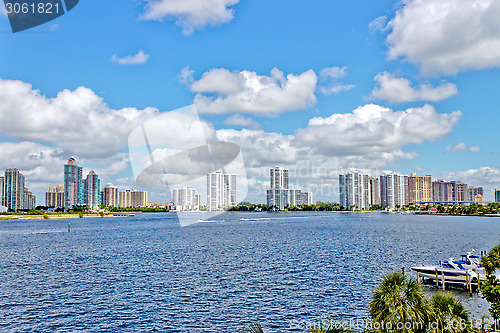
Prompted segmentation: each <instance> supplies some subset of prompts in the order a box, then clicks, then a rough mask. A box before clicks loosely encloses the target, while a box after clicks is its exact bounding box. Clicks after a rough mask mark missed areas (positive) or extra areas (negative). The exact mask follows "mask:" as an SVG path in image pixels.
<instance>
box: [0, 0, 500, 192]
mask: <svg viewBox="0 0 500 333" xmlns="http://www.w3.org/2000/svg"><path fill="white" fill-rule="evenodd" d="M164 1H166V0H152V1H148V2H137V1H123V2H119V3H118V2H105V3H102V4H100V9H99V11H97V12H96V11H95V8H94V7H93V5H92V4H91V3H88V2H81V3H80V4H79V5H78V6H77V7H75V8H74V9H73V10H72V11H71V12H69V13H68V14H66V15H64V16H62V17H60V18H58V19H57V20H56V21H53V22H51V23H47V24H45V25H42V26H39V27H37V28H34V29H32V30H29V31H24V32H20V33H16V34H12V33H10V32H9V33H5V34H1V35H0V43H2V45H3V46H4V49H5V50H9V51H8V52H7V51H6V52H2V53H1V54H0V61H1V63H3V64H8V66H3V67H2V68H1V69H0V91H1V92H2V93H1V94H0V119H1V121H0V132H1V138H2V140H1V142H0V149H1V150H2V152H3V154H2V158H0V169H7V168H10V167H13V166H16V167H17V168H18V169H19V170H20V171H21V172H22V173H23V174H24V175H25V176H26V179H27V185H28V187H29V188H30V190H31V191H32V192H33V193H34V194H35V195H36V196H37V197H38V198H43V197H44V194H45V192H46V191H47V189H48V187H49V186H54V185H55V184H58V183H59V182H60V181H59V179H62V178H63V170H61V169H60V168H59V165H62V164H64V162H66V160H67V156H74V157H75V158H76V159H77V160H78V161H79V162H80V164H81V165H85V166H88V168H84V169H83V170H82V172H83V174H84V175H87V174H88V173H89V172H90V171H91V170H94V171H95V172H96V173H97V174H98V175H99V177H100V179H101V181H102V182H103V184H107V183H113V184H115V185H116V186H118V187H120V188H135V187H137V186H136V185H135V182H134V180H135V178H134V175H133V172H132V168H131V165H130V158H129V152H128V149H127V136H128V135H129V134H130V132H131V131H132V130H133V129H134V128H137V127H138V126H140V124H141V123H142V122H144V121H147V120H151V119H153V118H154V117H156V116H158V115H161V114H164V113H167V112H170V111H171V110H175V109H177V108H179V107H183V106H186V105H190V104H194V105H196V107H197V109H198V111H199V114H200V117H201V118H202V121H203V124H204V126H205V127H206V128H204V129H205V130H206V132H207V135H208V137H209V138H211V139H216V140H219V141H226V142H233V143H236V144H238V146H239V147H240V148H241V154H242V156H243V158H244V160H245V165H246V170H247V175H248V178H249V182H248V185H249V191H248V200H249V201H254V202H255V201H260V200H262V199H261V198H262V196H263V195H265V194H263V193H265V192H266V190H267V187H268V179H267V177H268V175H267V169H268V168H270V167H273V166H274V165H284V166H286V167H287V168H289V169H290V176H291V178H293V179H301V181H303V183H304V184H306V185H307V187H309V188H305V187H306V185H304V186H302V185H299V186H300V187H302V188H304V189H305V190H308V191H313V192H316V193H317V195H315V200H327V199H330V200H334V201H338V200H339V196H338V185H339V184H338V175H339V174H342V173H343V172H344V171H345V170H348V169H349V168H353V167H356V168H366V169H376V170H396V171H397V172H400V173H404V174H407V175H409V174H411V173H412V172H416V173H428V174H432V175H435V177H436V178H441V179H444V180H447V181H449V180H453V179H460V180H462V181H463V182H464V183H467V184H480V185H481V186H483V187H484V189H485V192H484V193H485V197H486V200H489V201H492V200H493V199H494V197H493V193H494V189H495V188H498V187H500V165H499V162H498V161H499V160H500V159H499V153H500V152H499V151H498V148H497V145H496V141H495V140H494V139H492V138H494V133H496V127H495V126H496V124H497V123H498V120H500V113H499V112H498V111H497V104H498V103H497V102H496V90H495V89H496V84H495V83H496V77H497V76H498V75H499V74H500V72H499V70H500V69H499V67H500V52H498V50H497V48H496V47H495V45H496V42H497V40H498V41H500V38H499V37H497V36H500V28H499V27H498V26H496V25H495V24H493V23H492V22H493V21H494V20H490V19H488V17H489V16H490V15H495V14H500V9H499V8H498V7H499V6H495V2H494V1H493V0H484V1H481V2H480V4H481V5H478V4H479V1H478V0H443V1H440V2H436V1H432V0H421V1H415V0H409V1H404V2H400V1H396V0H392V1H389V0H382V1H376V2H374V1H368V0H362V2H361V3H359V2H356V3H353V2H336V1H329V2H328V1H312V2H307V3H305V2H303V1H297V0H291V1H289V2H287V3H286V5H285V4H283V3H274V2H266V1H253V2H243V1H237V0H236V1H222V2H214V3H212V2H210V1H211V0H207V1H208V2H207V3H209V4H212V5H213V6H217V8H218V9H219V10H218V11H200V10H199V8H197V6H198V5H199V4H197V2H194V1H190V0H186V1H185V3H186V6H185V7H184V12H182V13H175V12H171V11H169V9H168V8H166V7H164V6H161V4H162V3H163V2H164ZM360 8H363V10H360ZM276 13H280V15H276ZM429 13H432V15H431V14H429ZM422 15H425V22H426V24H425V27H423V28H422V29H417V28H418V27H419V26H420V24H421V22H422V21H423V18H422ZM89 17H92V18H93V20H89V19H88V18H89ZM264 22H265V24H263V23H264ZM0 29H3V30H2V31H10V26H9V20H8V18H7V16H6V15H5V13H4V12H3V11H1V12H0ZM410 32H412V33H410ZM488 32H491V33H488ZM457 36H459V37H457ZM108 39H109V40H113V41H114V42H113V43H107V42H102V41H104V40H108ZM452 41H453V43H456V44H453V45H451V44H450V43H452ZM452 46H453V47H452ZM33 49H36V50H37V54H36V61H33V54H32V50H33ZM451 50H452V51H451ZM178 122H179V124H182V123H183V121H182V118H181V117H179V118H178ZM179 124H177V123H173V124H172V125H171V126H172V128H170V130H172V132H175V130H176V128H177V126H180V125H179ZM179 138H180V136H179ZM308 165H314V166H315V167H317V168H324V169H326V170H328V174H329V175H330V176H329V177H328V179H327V177H324V176H323V175H322V174H320V173H314V172H309V173H308V174H307V175H303V176H301V175H300V174H299V173H298V171H297V173H295V172H294V170H301V169H302V168H305V167H307V166H308ZM316 189H317V190H316ZM151 196H152V198H155V199H157V201H162V202H168V201H169V200H170V194H169V193H168V191H157V192H151ZM39 200H40V199H39Z"/></svg>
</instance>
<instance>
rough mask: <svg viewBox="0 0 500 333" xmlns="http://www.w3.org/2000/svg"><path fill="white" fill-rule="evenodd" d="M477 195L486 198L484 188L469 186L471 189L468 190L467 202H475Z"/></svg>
mask: <svg viewBox="0 0 500 333" xmlns="http://www.w3.org/2000/svg"><path fill="white" fill-rule="evenodd" d="M477 195H481V196H484V193H483V188H482V187H474V186H469V188H468V189H467V201H470V202H475V201H476V196H477Z"/></svg>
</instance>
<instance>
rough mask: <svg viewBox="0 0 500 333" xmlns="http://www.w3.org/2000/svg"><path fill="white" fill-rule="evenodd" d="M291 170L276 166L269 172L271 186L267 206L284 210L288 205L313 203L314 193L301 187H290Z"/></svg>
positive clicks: (268, 191)
mask: <svg viewBox="0 0 500 333" xmlns="http://www.w3.org/2000/svg"><path fill="white" fill-rule="evenodd" d="M288 175H289V170H288V169H284V168H280V167H274V168H272V169H270V172H269V186H270V188H269V189H268V190H267V207H268V208H274V209H277V210H283V209H285V208H287V207H293V206H296V207H298V206H300V205H302V204H306V205H311V204H312V200H313V199H312V193H311V192H306V191H302V190H300V189H290V188H289V176H288Z"/></svg>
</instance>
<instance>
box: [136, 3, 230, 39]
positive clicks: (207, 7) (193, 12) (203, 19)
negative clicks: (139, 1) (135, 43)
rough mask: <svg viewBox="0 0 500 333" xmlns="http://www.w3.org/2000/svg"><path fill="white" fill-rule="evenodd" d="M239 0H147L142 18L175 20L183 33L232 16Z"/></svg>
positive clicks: (226, 20) (214, 24)
mask: <svg viewBox="0 0 500 333" xmlns="http://www.w3.org/2000/svg"><path fill="white" fill-rule="evenodd" d="M238 2H239V0H147V2H146V7H145V12H144V14H143V15H142V19H145V20H154V21H162V20H164V19H169V20H175V23H176V24H177V25H179V26H180V27H182V31H183V33H184V34H187V35H189V34H192V33H193V32H194V30H199V29H202V28H204V27H206V26H217V25H221V24H223V23H227V22H229V21H231V20H232V19H233V18H234V9H233V8H232V6H234V5H236V4H237V3H238Z"/></svg>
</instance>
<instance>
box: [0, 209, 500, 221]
mask: <svg viewBox="0 0 500 333" xmlns="http://www.w3.org/2000/svg"><path fill="white" fill-rule="evenodd" d="M142 213H144V212H141V211H137V212H113V213H106V214H105V215H104V216H101V215H100V214H84V215H83V217H80V216H79V215H78V214H47V216H48V218H45V217H44V216H43V215H23V214H19V215H0V221H19V220H57V219H60V220H64V219H78V218H101V217H103V218H104V217H116V216H114V215H113V214H142ZM145 213H149V212H145ZM151 213H188V214H192V213H213V212H207V211H180V212H176V211H169V212H151ZM220 213H221V214H233V213H237V214H241V213H244V214H248V213H252V214H254V213H267V214H294V213H295V214H300V213H308V214H315V213H341V214H352V213H354V214H367V213H380V214H401V215H409V214H411V215H428V216H475V217H500V214H447V213H434V212H429V213H428V212H397V211H393V212H389V211H376V210H373V211H370V210H363V211H345V210H341V211H328V210H324V211H276V212H269V211H264V212H255V211H225V212H220Z"/></svg>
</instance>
